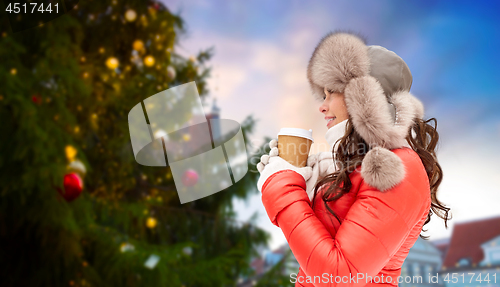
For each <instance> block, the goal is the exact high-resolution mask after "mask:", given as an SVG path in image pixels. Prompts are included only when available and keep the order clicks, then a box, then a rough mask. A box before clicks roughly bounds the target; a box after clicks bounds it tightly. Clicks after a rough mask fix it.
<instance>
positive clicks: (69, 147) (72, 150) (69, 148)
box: [64, 145, 78, 162]
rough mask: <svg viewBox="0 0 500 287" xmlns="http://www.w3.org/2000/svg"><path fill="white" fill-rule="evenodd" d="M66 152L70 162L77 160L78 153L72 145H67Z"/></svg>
mask: <svg viewBox="0 0 500 287" xmlns="http://www.w3.org/2000/svg"><path fill="white" fill-rule="evenodd" d="M64 152H65V153H66V158H67V159H68V161H69V162H72V161H73V160H75V156H76V154H77V153H78V151H77V150H76V148H74V147H73V146H72V145H67V146H66V147H65V148H64Z"/></svg>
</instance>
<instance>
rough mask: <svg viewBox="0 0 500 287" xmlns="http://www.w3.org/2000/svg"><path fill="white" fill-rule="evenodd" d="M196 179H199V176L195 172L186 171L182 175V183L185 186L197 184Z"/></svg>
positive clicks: (191, 170)
mask: <svg viewBox="0 0 500 287" xmlns="http://www.w3.org/2000/svg"><path fill="white" fill-rule="evenodd" d="M198 178H199V176H198V173H197V172H196V170H193V169H188V170H186V171H185V172H184V174H183V175H182V183H183V184H184V185H185V186H193V185H195V184H196V183H198Z"/></svg>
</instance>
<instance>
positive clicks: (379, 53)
mask: <svg viewBox="0 0 500 287" xmlns="http://www.w3.org/2000/svg"><path fill="white" fill-rule="evenodd" d="M307 78H308V80H309V84H310V86H311V89H312V93H313V95H314V96H315V97H316V98H319V99H323V96H324V92H323V89H324V87H326V88H327V89H328V90H330V91H333V92H337V93H343V94H344V95H345V102H346V105H347V111H348V112H349V116H350V118H351V120H352V123H353V125H354V128H355V129H356V131H357V132H358V133H359V135H360V136H361V137H362V138H363V139H364V140H365V141H366V142H367V143H368V144H369V146H370V151H369V152H368V153H367V154H366V156H365V159H364V160H363V163H362V169H361V175H362V176H363V178H364V180H365V181H366V182H367V183H368V184H369V185H371V186H373V187H375V188H378V189H379V190H381V191H384V190H387V189H390V188H392V187H393V186H395V185H396V184H397V183H399V182H400V181H401V180H402V179H403V178H404V176H405V172H404V165H403V163H402V162H401V159H400V158H399V157H398V156H397V155H396V154H394V153H392V152H390V151H389V150H390V149H396V148H401V147H403V146H405V145H406V136H407V135H408V133H409V132H410V128H411V126H412V124H413V121H414V119H415V118H422V117H423V115H424V107H423V105H422V103H421V102H420V101H419V100H418V99H417V98H416V97H414V96H413V95H412V94H410V87H411V84H412V76H411V73H410V69H409V68H408V66H407V65H406V63H405V62H404V61H403V59H401V58H400V57H399V56H398V55H396V53H394V52H392V51H389V50H387V49H385V48H383V47H380V46H367V45H366V43H365V41H364V40H363V39H362V38H361V37H359V36H357V35H354V34H351V33H345V32H332V33H329V34H327V35H326V36H325V37H323V38H322V39H321V41H320V43H319V44H318V45H317V46H316V48H315V50H314V52H313V55H312V56H311V59H310V61H309V65H308V67H307Z"/></svg>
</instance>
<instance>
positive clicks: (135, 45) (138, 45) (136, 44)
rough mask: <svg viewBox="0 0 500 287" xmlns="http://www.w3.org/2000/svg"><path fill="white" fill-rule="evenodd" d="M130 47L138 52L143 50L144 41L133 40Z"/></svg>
mask: <svg viewBox="0 0 500 287" xmlns="http://www.w3.org/2000/svg"><path fill="white" fill-rule="evenodd" d="M132 48H133V49H134V50H136V51H138V52H143V51H144V42H142V41H141V40H135V41H134V43H132Z"/></svg>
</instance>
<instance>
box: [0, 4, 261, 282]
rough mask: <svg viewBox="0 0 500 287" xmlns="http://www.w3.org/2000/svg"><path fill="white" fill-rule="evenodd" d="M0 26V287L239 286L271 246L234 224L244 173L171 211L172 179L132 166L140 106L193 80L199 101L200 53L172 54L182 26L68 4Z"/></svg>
mask: <svg viewBox="0 0 500 287" xmlns="http://www.w3.org/2000/svg"><path fill="white" fill-rule="evenodd" d="M2 13H3V14H2V17H1V20H0V33H1V38H0V58H1V59H2V65H1V66H0V86H1V87H2V88H1V91H0V123H1V124H0V132H1V135H2V140H1V141H0V150H1V152H0V167H1V172H0V185H1V193H0V266H2V268H0V286H217V287H219V286H235V284H236V282H237V281H238V278H239V277H241V276H246V275H250V274H251V269H250V267H249V261H250V258H251V257H252V256H255V255H256V248H257V247H258V246H259V245H260V244H265V243H266V242H267V240H268V239H269V235H268V234H267V233H265V232H264V231H263V230H261V229H259V228H256V227H255V226H254V225H253V224H251V223H246V224H243V223H240V222H237V221H236V220H235V212H234V211H233V209H232V199H234V198H235V197H238V198H243V199H244V198H246V197H247V196H248V194H249V193H250V192H252V191H253V190H255V188H254V186H255V181H256V175H258V173H256V172H255V167H254V166H253V165H250V164H249V170H250V171H253V172H249V173H247V175H246V176H245V177H244V178H243V179H242V180H240V181H239V182H237V183H236V184H234V185H233V186H231V187H230V188H228V189H226V190H224V191H221V192H218V193H216V194H214V195H211V196H208V197H205V198H202V199H199V200H196V201H193V202H190V203H186V204H183V205H181V204H180V202H179V198H178V195H177V192H176V190H175V185H174V182H173V178H172V175H171V173H170V169H169V168H168V167H164V168H159V167H146V166H141V165H139V164H137V162H136V161H135V159H134V155H133V152H132V148H131V143H130V136H129V130H128V122H127V114H128V112H129V111H130V109H131V108H132V107H133V106H134V105H135V104H137V103H139V102H140V101H142V100H144V99H146V98H148V97H149V96H151V95H154V94H156V93H158V92H159V91H162V90H165V89H168V88H169V87H174V86H177V85H181V84H184V83H188V82H191V81H195V82H196V84H197V88H198V91H199V94H200V96H201V97H202V99H203V98H205V97H207V95H208V90H207V84H206V78H207V77H209V75H210V68H209V67H207V61H208V60H209V59H210V58H211V56H212V53H213V52H212V49H207V50H203V51H200V52H199V53H198V55H196V56H192V57H189V58H185V57H182V56H180V55H179V54H177V53H176V49H175V47H176V44H178V36H179V35H180V34H182V33H184V32H185V28H184V22H183V20H182V19H181V18H180V17H179V16H177V15H174V14H172V13H171V12H170V11H169V10H168V8H167V7H165V6H164V5H163V4H161V3H158V2H153V1H143V0H136V1H127V2H122V1H120V2H118V1H117V0H113V1H112V2H111V3H110V2H108V1H97V0H89V1H80V2H79V3H78V5H77V6H75V7H74V9H72V10H71V11H69V12H68V13H67V14H66V15H64V16H62V17H59V18H57V19H55V20H52V21H50V22H47V23H44V24H43V25H41V26H38V27H35V28H32V29H28V30H24V31H21V32H17V33H13V32H12V30H11V29H10V26H9V25H10V23H9V20H8V18H7V16H6V15H5V12H2ZM253 124H254V120H253V119H252V117H248V118H247V119H246V120H245V122H243V123H242V130H243V135H244V137H245V139H247V136H248V135H249V133H251V132H252V128H253ZM247 142H248V141H247ZM256 156H258V155H256Z"/></svg>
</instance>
